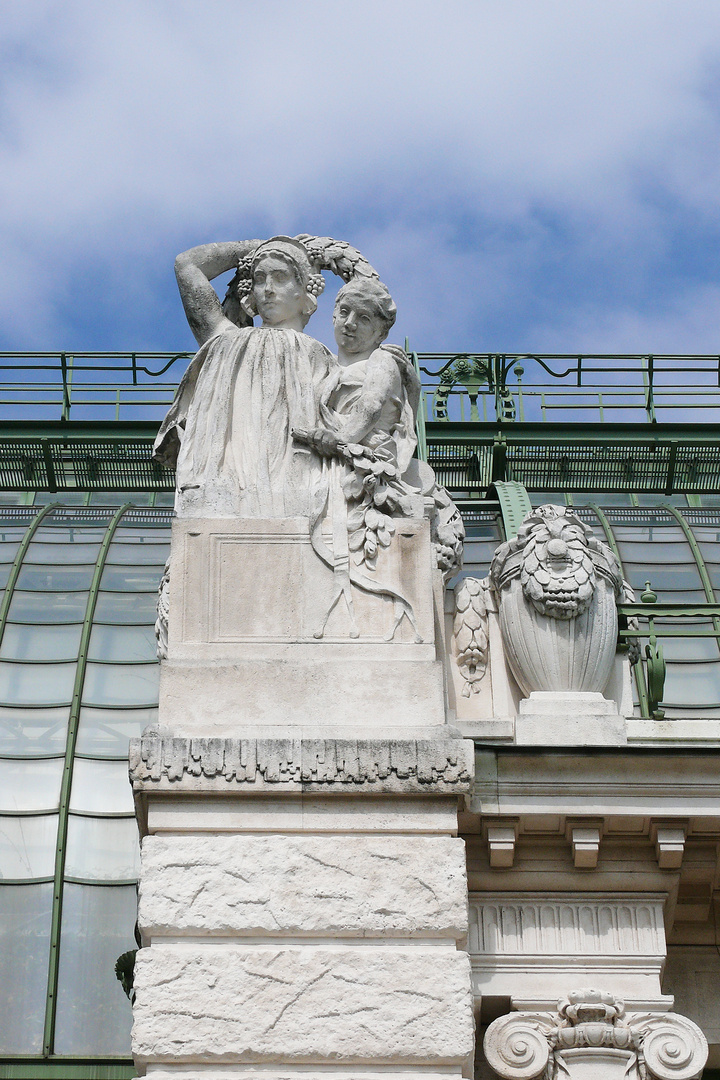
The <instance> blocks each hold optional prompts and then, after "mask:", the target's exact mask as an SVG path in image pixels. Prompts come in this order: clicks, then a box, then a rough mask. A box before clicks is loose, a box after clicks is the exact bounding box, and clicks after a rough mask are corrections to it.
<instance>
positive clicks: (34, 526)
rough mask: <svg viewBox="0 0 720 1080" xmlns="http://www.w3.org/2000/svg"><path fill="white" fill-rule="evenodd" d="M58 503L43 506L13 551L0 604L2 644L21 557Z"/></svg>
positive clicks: (21, 560) (0, 635)
mask: <svg viewBox="0 0 720 1080" xmlns="http://www.w3.org/2000/svg"><path fill="white" fill-rule="evenodd" d="M59 505H60V503H50V505H49V506H45V507H43V509H42V510H41V511H40V513H39V514H38V515H37V517H36V518H34V520H33V521H32V523H31V525H30V527H29V528H28V530H27V531H26V533H25V535H24V536H23V538H22V542H21V544H20V546H19V548H18V549H17V551H16V552H15V558H14V559H13V564H12V566H11V567H10V574H9V576H8V580H7V585H6V586H5V593H4V594H3V598H2V603H1V604H0V645H2V639H3V637H4V635H5V626H6V624H7V617H8V611H9V610H10V604H11V603H12V598H13V592H14V591H15V585H16V584H17V579H18V577H19V576H20V570H21V569H22V563H23V559H24V558H25V555H26V553H27V549H28V548H29V547H30V541H31V540H32V538H33V536H34V535H35V533H36V532H37V530H38V528H39V526H40V525H42V523H43V521H44V519H45V518H46V517H47V516H48V514H49V513H51V512H52V511H53V510H56V509H57V508H58V506H59Z"/></svg>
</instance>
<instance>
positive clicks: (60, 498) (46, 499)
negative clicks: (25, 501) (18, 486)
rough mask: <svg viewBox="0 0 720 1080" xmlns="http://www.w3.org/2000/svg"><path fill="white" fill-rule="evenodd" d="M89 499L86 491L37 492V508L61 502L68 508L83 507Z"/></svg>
mask: <svg viewBox="0 0 720 1080" xmlns="http://www.w3.org/2000/svg"><path fill="white" fill-rule="evenodd" d="M86 499H87V494H86V493H85V492H84V491H63V492H62V494H59V493H58V492H57V491H36V492H35V506H47V505H48V503H55V502H61V503H64V504H65V505H66V506H82V505H83V504H84V502H85V500H86Z"/></svg>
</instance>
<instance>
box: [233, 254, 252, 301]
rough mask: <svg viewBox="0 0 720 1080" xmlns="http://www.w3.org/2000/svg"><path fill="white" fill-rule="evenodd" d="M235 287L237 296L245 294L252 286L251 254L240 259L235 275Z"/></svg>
mask: <svg viewBox="0 0 720 1080" xmlns="http://www.w3.org/2000/svg"><path fill="white" fill-rule="evenodd" d="M235 288H236V289H237V294H238V296H241V297H242V296H247V295H248V293H249V292H250V290H251V288H252V255H246V256H245V258H244V259H240V262H239V263H238V266H237V274H236V275H235Z"/></svg>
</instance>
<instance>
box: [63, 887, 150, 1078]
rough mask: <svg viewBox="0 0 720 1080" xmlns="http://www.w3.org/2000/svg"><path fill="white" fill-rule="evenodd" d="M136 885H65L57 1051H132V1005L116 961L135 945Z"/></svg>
mask: <svg viewBox="0 0 720 1080" xmlns="http://www.w3.org/2000/svg"><path fill="white" fill-rule="evenodd" d="M136 912H137V896H136V892H135V888H134V887H133V886H129V887H127V888H107V887H106V888H102V887H100V886H97V885H94V886H93V885H90V886H88V885H71V884H68V885H66V886H65V896H64V901H63V918H62V927H61V937H60V970H59V979H58V1009H57V1020H56V1024H55V1052H56V1053H57V1054H89V1055H92V1056H93V1057H95V1056H97V1055H99V1054H123V1055H125V1056H129V1055H130V1025H131V1023H132V1010H131V1008H130V1002H129V1001H128V999H127V998H126V997H125V994H124V993H123V991H122V987H121V986H120V983H119V982H118V980H117V979H116V978H115V961H116V960H117V958H118V956H120V955H121V954H122V953H124V952H127V951H128V950H129V949H135V948H137V943H136V941H135V937H134V934H133V928H134V926H135V918H136Z"/></svg>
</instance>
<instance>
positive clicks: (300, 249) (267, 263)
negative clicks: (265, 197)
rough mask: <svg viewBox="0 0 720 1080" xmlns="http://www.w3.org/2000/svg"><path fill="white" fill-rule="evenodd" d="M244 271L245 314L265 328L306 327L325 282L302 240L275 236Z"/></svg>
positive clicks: (249, 262)
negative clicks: (257, 317)
mask: <svg viewBox="0 0 720 1080" xmlns="http://www.w3.org/2000/svg"><path fill="white" fill-rule="evenodd" d="M241 269H242V268H241ZM245 271H246V274H247V277H244V278H241V281H242V285H241V286H240V287H241V289H242V291H243V293H244V295H243V299H242V301H241V304H242V307H243V310H244V311H245V312H246V314H248V315H249V316H250V317H251V318H252V317H254V316H255V315H259V316H260V317H261V319H262V321H263V326H275V327H288V326H292V325H293V324H298V325H299V326H300V327H304V326H305V325H306V323H307V321H308V319H309V318H310V316H311V315H312V314H313V312H314V311H315V310H316V308H317V300H316V297H317V296H319V294H320V293H321V292H322V290H323V287H324V284H325V282H324V280H323V276H322V274H320V273H317V272H316V270H315V268H314V267H313V265H312V263H311V262H310V259H309V257H308V253H307V249H306V248H305V246H304V245H303V244H301V243H300V241H299V240H293V239H291V238H290V237H289V236H274V237H273V238H272V239H271V240H267V241H266V242H265V243H264V244H260V246H259V247H258V248H257V249H256V250H255V252H254V253H253V255H252V256H251V257H250V258H249V259H248V260H247V261H246V266H245Z"/></svg>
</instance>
